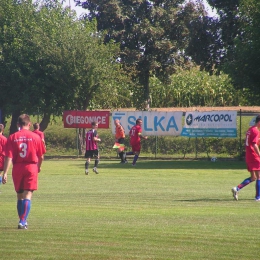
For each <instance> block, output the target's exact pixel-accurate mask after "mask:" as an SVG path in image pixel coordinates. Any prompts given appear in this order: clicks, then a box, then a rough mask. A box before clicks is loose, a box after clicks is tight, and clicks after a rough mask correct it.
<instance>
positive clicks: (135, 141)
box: [126, 118, 147, 166]
mask: <svg viewBox="0 0 260 260" xmlns="http://www.w3.org/2000/svg"><path fill="white" fill-rule="evenodd" d="M142 124H143V121H142V119H140V118H138V119H137V120H136V124H135V125H134V126H133V127H132V128H131V129H130V132H129V136H130V145H131V147H132V151H131V152H127V153H126V155H134V159H133V163H132V165H133V166H135V165H136V162H137V160H138V157H139V154H140V152H141V139H147V136H143V135H142Z"/></svg>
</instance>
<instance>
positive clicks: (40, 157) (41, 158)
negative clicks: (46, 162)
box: [38, 155, 44, 173]
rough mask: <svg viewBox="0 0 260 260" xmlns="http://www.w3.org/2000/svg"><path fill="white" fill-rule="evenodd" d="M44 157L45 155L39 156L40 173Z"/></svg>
mask: <svg viewBox="0 0 260 260" xmlns="http://www.w3.org/2000/svg"><path fill="white" fill-rule="evenodd" d="M43 159H44V155H42V156H38V173H39V172H40V171H41V166H42V162H43Z"/></svg>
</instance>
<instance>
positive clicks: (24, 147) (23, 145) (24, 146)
mask: <svg viewBox="0 0 260 260" xmlns="http://www.w3.org/2000/svg"><path fill="white" fill-rule="evenodd" d="M20 149H21V152H20V153H19V154H20V156H21V157H22V158H25V157H26V154H27V144H26V143H21V144H20Z"/></svg>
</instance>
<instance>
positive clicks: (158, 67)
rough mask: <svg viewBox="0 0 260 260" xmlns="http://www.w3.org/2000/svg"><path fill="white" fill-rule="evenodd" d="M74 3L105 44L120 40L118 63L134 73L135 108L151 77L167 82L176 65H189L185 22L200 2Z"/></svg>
mask: <svg viewBox="0 0 260 260" xmlns="http://www.w3.org/2000/svg"><path fill="white" fill-rule="evenodd" d="M75 2H77V4H78V5H81V6H82V7H83V8H86V9H88V10H89V13H88V14H87V19H89V20H92V19H94V18H95V19H97V28H98V30H99V31H102V32H104V34H105V37H104V42H105V43H107V42H109V41H111V39H112V40H113V41H115V42H118V43H120V50H121V52H120V54H119V59H120V62H121V63H122V64H123V66H124V68H125V69H126V68H127V69H129V68H130V69H131V68H133V69H134V71H135V72H136V74H134V77H133V81H134V82H135V83H136V86H135V88H134V89H133V90H132V91H133V98H134V99H135V100H136V104H135V105H136V106H137V107H138V108H143V103H144V101H148V100H149V96H150V90H149V79H150V77H151V76H153V75H155V76H156V77H158V78H160V79H161V80H162V81H163V82H165V83H169V79H170V75H171V74H173V73H174V72H175V70H176V68H177V67H179V66H183V67H189V66H190V60H189V57H187V56H186V53H185V50H186V48H187V46H188V43H189V30H188V27H187V25H188V24H189V21H190V20H192V19H193V18H194V17H197V16H199V15H200V14H201V13H202V12H203V11H204V9H203V6H202V4H199V7H198V6H197V5H196V4H194V3H193V2H190V3H189V4H187V5H184V0H172V1H166V0H154V1H146V0H142V1H141V0H140V1H127V0H125V1H119V0H105V1H104V0H89V1H83V0H75Z"/></svg>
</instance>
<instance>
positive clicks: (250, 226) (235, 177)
mask: <svg viewBox="0 0 260 260" xmlns="http://www.w3.org/2000/svg"><path fill="white" fill-rule="evenodd" d="M129 159H130V158H129ZM84 163H85V161H84V160H82V159H75V160H45V161H44V162H43V165H42V172H41V173H40V176H39V190H38V191H36V192H35V193H34V195H33V199H32V208H31V212H30V215H29V219H28V224H29V228H28V230H18V229H17V224H18V217H17V213H16V195H15V192H14V190H13V184H12V180H11V172H9V175H8V177H9V179H8V183H7V184H6V185H1V186H0V190H1V193H0V205H1V206H0V217H1V223H0V239H1V246H0V259H5V260H11V259H15V260H17V259H19V260H23V259H24V260H25V259H27V260H30V259H34V260H36V259H37V260H38V259H60V260H64V259H68V260H71V259H82V260H83V259H87V260H88V259H90V260H92V259H93V260H95V259H111V260H125V259H160V260H165V259H174V260H179V259H187V260H193V259H194V260H195V259H196V260H198V259H207V260H220V259H240V260H251V259H252V260H253V259H254V260H256V259H259V241H258V240H259V236H260V235H259V232H260V229H259V225H258V222H259V216H260V214H259V212H260V204H259V203H260V202H255V201H254V196H255V184H254V183H253V184H251V185H248V186H247V187H245V188H244V189H243V190H242V191H241V192H240V194H239V201H234V200H233V197H232V194H231V188H232V187H233V186H236V185H237V184H238V183H240V182H241V181H242V180H244V179H245V178H246V177H248V176H249V175H248V173H247V171H246V167H245V163H244V162H238V161H217V162H215V163H213V162H210V161H159V160H158V161H147V160H142V158H141V159H140V160H139V161H138V162H137V166H136V167H132V166H131V164H124V165H122V164H119V161H118V160H117V161H115V160H111V161H102V159H101V162H100V165H99V172H100V174H94V173H92V172H90V175H88V176H86V175H85V174H84ZM91 165H93V161H92V162H91Z"/></svg>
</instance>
